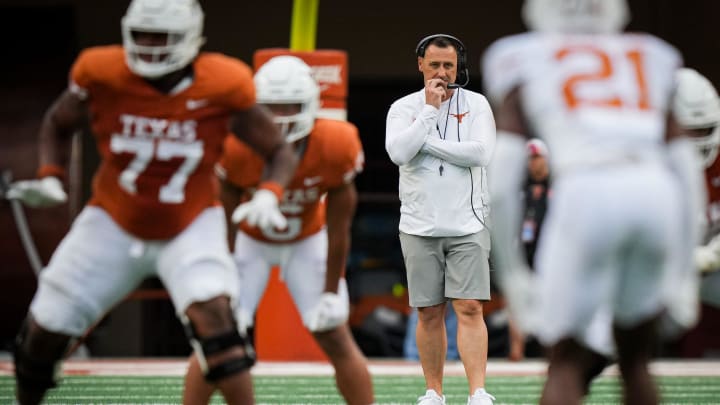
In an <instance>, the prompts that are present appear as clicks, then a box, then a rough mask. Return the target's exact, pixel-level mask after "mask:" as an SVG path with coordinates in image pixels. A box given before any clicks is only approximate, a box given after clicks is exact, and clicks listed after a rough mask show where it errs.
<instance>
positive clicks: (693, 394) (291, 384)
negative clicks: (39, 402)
mask: <svg viewBox="0 0 720 405" xmlns="http://www.w3.org/2000/svg"><path fill="white" fill-rule="evenodd" d="M658 380H659V382H660V387H661V391H662V399H663V403H664V404H693V405H700V404H720V377H659V378H658ZM254 381H255V398H256V401H257V403H258V404H339V403H342V400H341V398H340V397H339V396H338V394H337V392H336V390H335V386H334V381H333V379H332V377H328V376H313V377H310V376H287V377H283V376H256V377H255V379H254ZM373 381H374V385H375V394H376V400H377V402H378V403H379V404H413V403H415V400H416V399H417V396H418V395H420V394H421V393H423V391H424V389H423V387H424V384H423V380H422V377H419V376H375V377H374V378H373ZM543 381H544V377H537V376H518V377H489V378H488V381H487V389H488V391H490V392H491V393H492V394H493V395H494V396H495V397H496V398H497V401H496V405H501V404H536V403H537V401H538V398H539V395H540V390H541V387H542V383H543ZM13 384H14V380H13V378H12V377H9V376H0V404H11V403H12V399H13ZM181 391H182V379H181V378H180V377H175V376H174V377H154V376H69V377H65V379H64V381H63V384H62V385H61V386H60V387H59V388H58V389H55V390H53V391H51V393H50V394H49V395H48V397H47V402H46V403H47V404H178V403H180V399H181ZM445 395H446V397H447V402H448V404H465V402H466V400H467V384H466V383H465V379H464V378H462V377H457V376H454V377H446V380H445ZM213 403H214V404H222V403H223V401H222V400H221V399H220V398H219V397H217V396H216V397H214V399H213ZM617 403H620V392H619V386H618V384H617V378H616V377H602V378H600V379H599V380H597V381H596V382H595V383H594V384H593V386H592V392H591V395H590V397H589V398H588V400H587V401H586V404H596V405H600V404H617Z"/></svg>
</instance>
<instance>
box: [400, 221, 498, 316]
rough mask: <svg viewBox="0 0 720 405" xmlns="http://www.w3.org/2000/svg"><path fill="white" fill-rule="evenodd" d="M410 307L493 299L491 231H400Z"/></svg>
mask: <svg viewBox="0 0 720 405" xmlns="http://www.w3.org/2000/svg"><path fill="white" fill-rule="evenodd" d="M400 246H401V247H402V252H403V257H404V258H405V268H406V270H407V278H408V293H409V294H410V306H411V307H429V306H432V305H437V304H440V303H443V302H445V301H447V300H448V299H457V298H459V299H477V300H489V299H490V266H489V263H488V255H489V253H490V234H489V232H488V231H487V229H483V230H482V231H480V232H478V233H474V234H470V235H465V236H454V237H428V236H416V235H408V234H406V233H403V232H400Z"/></svg>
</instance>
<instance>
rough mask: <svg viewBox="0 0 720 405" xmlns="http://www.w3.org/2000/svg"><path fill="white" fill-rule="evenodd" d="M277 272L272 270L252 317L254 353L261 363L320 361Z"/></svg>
mask: <svg viewBox="0 0 720 405" xmlns="http://www.w3.org/2000/svg"><path fill="white" fill-rule="evenodd" d="M279 270H280V269H279V268H278V267H274V268H273V269H272V273H271V274H270V280H269V281H268V285H267V288H266V289H265V295H264V296H263V298H262V300H261V301H260V305H259V306H258V310H257V313H256V317H255V351H256V352H257V358H258V360H261V361H323V360H327V356H325V353H323V351H322V349H320V346H318V344H317V343H316V342H315V339H314V338H313V337H312V334H311V333H310V332H309V331H308V330H307V329H306V328H305V326H304V325H303V323H302V318H300V313H299V312H298V311H297V309H296V308H295V304H294V303H293V301H292V297H291V296H290V291H288V289H287V286H285V283H283V282H282V281H280V271H279Z"/></svg>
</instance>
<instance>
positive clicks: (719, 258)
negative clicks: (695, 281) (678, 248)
mask: <svg viewBox="0 0 720 405" xmlns="http://www.w3.org/2000/svg"><path fill="white" fill-rule="evenodd" d="M694 259H695V267H696V268H697V269H698V271H699V272H701V273H705V272H710V271H714V270H718V269H720V235H717V236H715V237H714V238H712V240H710V242H708V244H707V245H700V246H697V247H695V252H694Z"/></svg>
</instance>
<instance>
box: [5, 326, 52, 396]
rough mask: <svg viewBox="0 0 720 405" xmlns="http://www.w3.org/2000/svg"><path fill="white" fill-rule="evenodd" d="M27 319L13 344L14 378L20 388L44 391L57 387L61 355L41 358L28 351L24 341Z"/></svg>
mask: <svg viewBox="0 0 720 405" xmlns="http://www.w3.org/2000/svg"><path fill="white" fill-rule="evenodd" d="M27 333H28V326H27V321H25V322H23V325H22V327H21V328H20V333H18V335H17V337H16V338H15V344H14V346H13V363H14V365H15V378H16V379H17V384H18V386H20V387H21V388H22V389H25V390H28V391H40V392H45V391H47V390H48V389H50V388H55V387H57V384H58V381H59V379H60V378H59V376H60V365H61V361H60V360H61V358H62V356H60V357H58V358H57V359H41V358H38V357H37V356H35V355H33V354H32V353H29V352H28V351H27V350H26V349H25V347H24V342H25V339H26V338H27Z"/></svg>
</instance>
